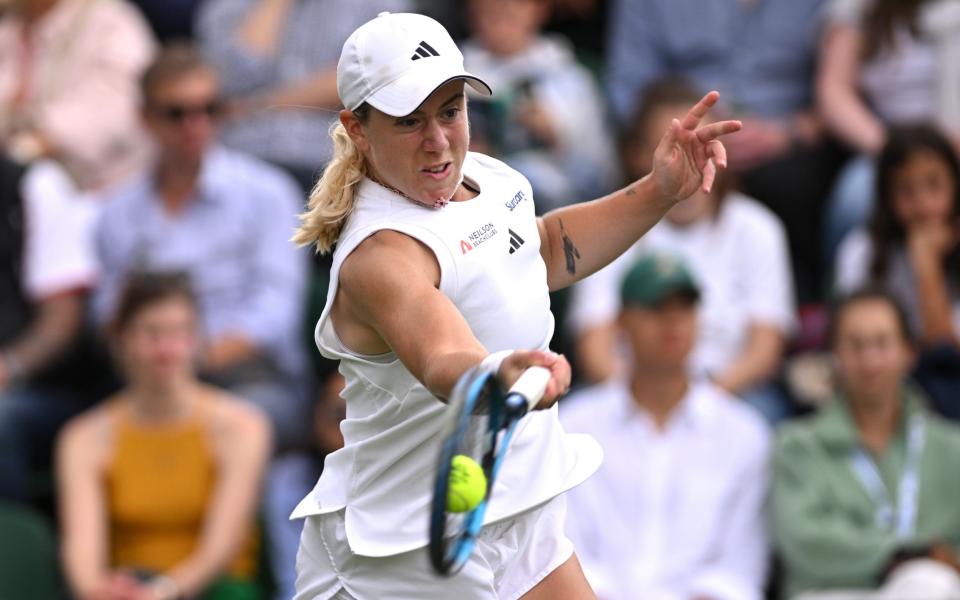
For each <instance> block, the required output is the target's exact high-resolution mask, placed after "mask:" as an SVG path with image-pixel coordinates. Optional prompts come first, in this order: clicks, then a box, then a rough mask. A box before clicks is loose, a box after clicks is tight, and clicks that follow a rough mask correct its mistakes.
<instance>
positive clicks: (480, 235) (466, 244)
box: [460, 223, 497, 254]
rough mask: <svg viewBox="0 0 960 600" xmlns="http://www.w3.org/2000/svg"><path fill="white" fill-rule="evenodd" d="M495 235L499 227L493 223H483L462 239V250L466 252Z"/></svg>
mask: <svg viewBox="0 0 960 600" xmlns="http://www.w3.org/2000/svg"><path fill="white" fill-rule="evenodd" d="M495 235H497V228H496V227H495V226H494V224H493V223H487V224H485V225H482V226H481V227H479V228H478V229H476V230H475V231H472V232H470V234H469V235H468V236H467V237H466V238H464V239H461V240H460V252H461V253H463V254H466V253H467V252H470V251H471V250H473V249H474V248H476V247H477V246H479V245H480V244H482V243H484V242H486V241H487V240H489V239H490V238H492V237H493V236H495Z"/></svg>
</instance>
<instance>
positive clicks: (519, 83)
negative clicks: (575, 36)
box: [463, 0, 618, 213]
mask: <svg viewBox="0 0 960 600" xmlns="http://www.w3.org/2000/svg"><path fill="white" fill-rule="evenodd" d="M550 7H551V2H550V0H471V1H470V2H469V19H470V27H471V29H472V31H473V36H472V37H471V38H470V39H469V40H467V42H465V43H464V45H463V56H464V63H465V64H466V65H467V68H469V69H470V70H471V72H473V73H476V74H477V76H478V77H481V78H483V79H484V80H485V81H487V82H489V83H490V87H491V88H492V89H494V90H495V92H494V96H493V97H492V98H487V97H485V96H480V95H479V94H475V95H472V96H471V100H470V102H471V104H470V120H471V133H472V136H473V137H472V140H471V141H472V144H473V146H472V147H473V148H474V149H478V150H479V151H481V152H488V153H490V154H492V155H494V156H497V157H498V158H501V159H503V160H504V161H506V162H507V163H509V164H510V165H511V166H512V167H514V168H515V169H517V170H518V171H520V172H521V173H523V174H524V175H525V176H526V177H527V179H529V180H530V182H531V183H532V184H533V187H534V189H535V190H537V211H538V212H539V213H544V212H547V211H549V210H551V209H552V208H556V207H558V206H563V205H565V204H572V203H575V202H580V201H583V200H586V199H589V198H594V197H596V196H599V195H602V194H606V193H608V192H610V191H611V190H612V189H613V187H614V186H615V185H616V182H617V177H618V175H617V171H616V168H615V158H614V149H613V146H612V144H610V142H609V140H610V139H611V136H610V134H609V132H608V128H607V126H606V115H605V112H604V106H603V100H602V97H601V95H600V92H599V90H598V88H597V85H596V83H595V82H594V80H593V76H592V75H591V74H590V72H589V71H587V70H586V68H584V67H583V66H581V65H580V64H578V63H577V60H576V58H575V57H574V55H573V51H572V47H571V46H570V43H569V42H567V41H566V40H565V39H563V38H561V37H558V36H548V35H543V34H541V33H540V30H541V27H542V26H543V24H544V23H545V22H546V20H547V17H548V16H549V12H550Z"/></svg>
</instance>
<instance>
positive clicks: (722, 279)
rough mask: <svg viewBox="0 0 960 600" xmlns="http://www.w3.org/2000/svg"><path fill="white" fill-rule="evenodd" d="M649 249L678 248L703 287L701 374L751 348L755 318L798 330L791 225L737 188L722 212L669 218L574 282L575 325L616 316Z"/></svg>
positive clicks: (697, 353) (696, 355) (697, 352)
mask: <svg viewBox="0 0 960 600" xmlns="http://www.w3.org/2000/svg"><path fill="white" fill-rule="evenodd" d="M649 251H655V252H669V253H673V254H676V255H678V256H679V257H680V258H682V259H683V260H684V262H685V263H686V264H687V266H688V267H689V269H690V271H691V273H692V274H693V276H694V278H695V279H696V280H697V282H698V284H699V285H700V287H701V302H700V307H699V315H698V316H699V333H698V338H697V342H696V346H695V347H694V351H693V356H692V358H691V368H692V372H693V373H694V374H695V375H698V376H699V375H702V374H711V373H712V374H716V373H719V372H721V371H723V370H724V369H725V368H726V367H727V366H728V365H729V364H730V363H731V362H733V361H734V360H735V359H736V358H737V357H738V356H739V355H740V353H741V352H742V351H743V347H744V345H745V344H746V343H747V338H748V333H749V328H750V326H751V325H755V324H763V325H769V326H773V327H775V328H777V329H779V330H780V331H782V332H783V333H784V334H785V335H786V334H788V333H789V331H790V330H791V329H792V327H793V325H794V312H795V311H794V299H793V278H792V276H791V274H790V259H789V251H788V249H787V240H786V233H785V231H784V228H783V225H782V224H781V223H780V221H779V219H777V217H776V215H774V214H773V213H772V212H770V210H769V209H767V208H766V207H764V206H762V205H761V204H759V203H758V202H756V201H755V200H752V199H751V198H748V197H747V196H744V195H742V194H739V193H732V194H729V195H728V196H727V197H726V198H724V200H723V202H722V203H721V205H720V211H719V214H717V216H716V217H715V218H705V219H701V220H699V221H697V222H695V223H691V224H690V225H687V226H684V227H681V226H677V225H674V224H672V223H670V222H669V221H668V220H666V219H664V220H662V221H660V222H659V223H657V225H655V226H654V227H653V228H652V229H651V230H650V231H649V232H647V234H646V235H644V236H643V238H641V239H640V241H639V242H637V244H635V245H634V246H633V248H631V249H630V250H628V251H627V252H625V253H624V254H623V255H622V256H620V257H619V258H618V259H616V260H615V261H613V262H612V263H610V264H609V265H607V266H606V267H604V268H603V269H601V270H600V271H598V272H597V273H594V274H593V275H591V276H590V277H587V278H586V279H584V280H582V281H581V282H579V283H578V284H577V285H576V286H574V288H573V294H572V297H571V301H570V312H569V316H568V319H569V323H570V325H571V326H572V328H573V330H574V331H575V332H577V333H580V332H582V331H584V330H586V329H588V328H591V327H597V326H600V325H604V324H608V323H612V322H613V321H614V320H615V319H616V316H617V313H618V312H619V311H620V284H621V282H622V281H623V278H624V277H625V276H626V274H627V271H629V270H630V267H631V266H632V265H633V263H634V262H635V261H636V260H637V258H638V257H639V256H640V255H641V253H643V252H649ZM624 351H626V350H624Z"/></svg>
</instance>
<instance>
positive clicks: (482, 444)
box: [430, 367, 550, 575]
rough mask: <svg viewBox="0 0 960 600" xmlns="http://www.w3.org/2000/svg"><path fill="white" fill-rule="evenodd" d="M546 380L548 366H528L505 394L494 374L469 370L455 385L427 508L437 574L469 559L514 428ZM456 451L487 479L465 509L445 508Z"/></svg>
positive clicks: (451, 570)
mask: <svg viewBox="0 0 960 600" xmlns="http://www.w3.org/2000/svg"><path fill="white" fill-rule="evenodd" d="M549 381H550V371H549V370H548V369H545V368H543V367H530V368H529V369H527V370H526V371H524V373H523V375H521V376H520V379H518V380H517V382H516V383H515V384H514V385H513V387H511V388H510V390H509V391H508V392H506V393H505V394H504V392H503V390H502V389H501V387H500V384H499V382H498V381H497V378H496V376H495V375H494V374H492V373H489V372H487V371H485V370H481V369H479V368H473V369H470V370H469V371H467V372H466V373H464V374H463V375H462V376H461V377H460V380H459V381H458V382H457V385H456V387H454V389H453V393H452V394H451V395H450V399H449V407H448V408H447V411H448V419H449V421H448V422H447V425H446V427H445V429H444V438H443V441H442V442H441V449H440V460H439V463H438V465H437V478H436V482H435V484H434V491H433V503H432V505H431V508H430V562H431V563H432V564H433V568H434V569H435V570H436V571H437V573H440V574H441V575H453V574H455V573H457V571H459V570H460V569H461V568H462V567H463V565H464V564H465V563H466V562H467V559H469V558H470V553H471V552H472V551H473V546H474V544H475V542H476V539H477V535H478V534H479V533H480V527H481V526H482V525H483V516H484V514H485V513H486V510H487V503H488V502H489V501H490V494H491V492H492V491H493V484H494V481H496V478H497V472H498V471H499V470H500V465H501V464H502V463H503V459H504V456H505V455H506V453H507V447H508V446H509V444H510V439H511V438H512V437H513V431H514V428H515V427H516V425H517V422H519V420H520V419H521V418H522V417H523V416H524V415H525V414H527V412H528V411H529V410H530V409H532V408H533V407H534V406H536V405H537V403H538V402H539V401H540V399H541V398H542V397H543V392H544V391H545V390H546V388H547V383H548V382H549ZM458 455H464V456H467V457H469V458H470V459H472V460H473V461H475V462H476V463H477V464H479V465H480V466H481V467H482V468H483V473H484V475H486V479H487V482H486V492H485V494H484V496H483V499H482V500H481V501H480V502H479V504H477V505H476V506H475V507H473V509H472V510H468V511H465V512H453V511H451V510H449V507H448V502H447V494H448V490H449V486H450V475H451V471H452V466H453V459H454V457H455V456H458Z"/></svg>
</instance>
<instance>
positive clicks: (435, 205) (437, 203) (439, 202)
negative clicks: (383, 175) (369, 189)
mask: <svg viewBox="0 0 960 600" xmlns="http://www.w3.org/2000/svg"><path fill="white" fill-rule="evenodd" d="M367 177H368V178H369V179H370V181H372V182H374V183H375V184H377V185H379V186H380V187H382V188H384V189H387V190H390V191H391V192H393V193H394V194H396V195H398V196H400V197H401V198H406V199H407V200H409V201H410V202H413V203H414V204H419V205H420V206H426V207H427V208H443V207H444V206H446V205H448V204H450V198H441V199H439V200H435V201H434V202H433V204H428V203H426V202H421V201H420V200H417V199H416V198H411V197H410V196H408V195H406V194H404V193H403V192H401V191H400V190H398V189H397V188H395V187H393V186H392V185H387V184H385V183H384V182H382V181H380V180H379V179H377V178H376V177H374V176H373V175H371V174H370V173H367ZM462 183H463V173H461V174H460V181H459V182H457V187H455V188H454V193H456V190H458V189H459V188H460V185H461V184H462Z"/></svg>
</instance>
